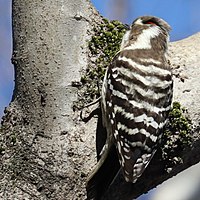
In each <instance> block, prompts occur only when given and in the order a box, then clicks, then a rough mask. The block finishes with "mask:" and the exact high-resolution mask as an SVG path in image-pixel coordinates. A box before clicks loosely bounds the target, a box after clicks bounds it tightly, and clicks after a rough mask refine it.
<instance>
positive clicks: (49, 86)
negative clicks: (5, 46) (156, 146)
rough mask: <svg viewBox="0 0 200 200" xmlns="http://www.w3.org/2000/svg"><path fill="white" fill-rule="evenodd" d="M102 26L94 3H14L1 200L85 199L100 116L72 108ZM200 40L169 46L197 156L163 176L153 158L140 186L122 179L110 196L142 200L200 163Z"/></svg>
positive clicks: (0, 154) (0, 151)
mask: <svg viewBox="0 0 200 200" xmlns="http://www.w3.org/2000/svg"><path fill="white" fill-rule="evenodd" d="M98 21H101V18H100V16H99V14H97V12H96V11H95V9H94V8H93V7H92V6H91V4H90V2H89V1H88V0H81V1H71V0H66V1H59V0H48V1H47V0H46V1H38V0H13V58H12V62H13V64H14V68H15V89H14V95H13V99H12V102H11V103H10V105H9V107H8V108H7V109H6V110H5V116H4V117H3V122H2V126H1V130H0V132H1V135H0V161H1V164H0V198H1V199H3V200H4V199H5V200H9V199H11V200H12V199H31V200H33V199H42V200H43V199H44V200H45V199H48V200H51V199H52V200H56V199H59V200H62V199H63V200H64V199H65V200H66V199H69V200H73V199H80V200H82V199H86V191H85V183H86V178H87V176H88V174H89V172H90V171H91V169H92V168H93V167H94V165H95V164H96V158H95V157H96V154H95V150H94V149H95V131H96V119H94V118H93V119H91V120H90V121H89V122H88V123H87V124H84V123H83V122H82V121H81V120H80V117H79V114H80V113H79V112H76V111H73V109H72V106H73V102H74V101H76V100H77V96H78V94H77V92H78V89H77V88H76V87H73V84H72V82H73V81H75V82H76V81H79V80H80V77H81V72H82V70H84V69H86V67H87V66H88V64H89V63H88V62H89V60H88V50H89V49H88V39H90V37H91V35H92V33H93V30H92V29H93V26H94V25H95V24H97V22H98ZM199 38H200V36H199V35H196V36H194V37H193V38H192V39H188V40H185V41H180V42H177V43H174V44H172V47H171V60H172V66H174V69H175V72H176V73H177V74H176V78H175V95H174V96H175V99H176V100H177V99H178V100H179V101H180V102H181V103H183V105H184V106H186V107H187V108H188V112H189V114H190V116H192V119H193V122H194V124H195V125H196V127H195V128H194V131H195V134H193V136H192V137H193V139H194V142H193V146H192V147H191V148H190V149H189V150H192V151H188V152H185V154H184V156H182V157H183V163H181V164H180V163H179V164H178V165H175V166H174V167H173V168H172V169H171V173H163V169H162V165H160V163H159V159H158V160H156V159H155V161H154V162H152V164H151V165H150V166H149V169H148V170H147V172H146V174H144V178H143V179H141V181H139V182H138V185H135V186H134V187H132V185H130V184H129V185H128V186H127V185H126V184H124V183H123V181H122V184H121V183H120V184H118V185H117V188H116V187H114V188H115V189H114V190H113V189H112V188H110V192H109V194H108V195H107V197H105V199H112V200H114V199H115V200H117V199H123V200H126V199H131V198H132V197H137V196H139V195H141V194H142V193H144V192H147V191H148V190H149V189H150V188H152V187H155V186H156V185H157V184H159V183H161V182H163V181H164V180H166V179H168V178H169V177H171V176H173V175H175V174H177V173H178V172H180V171H181V170H183V169H185V168H187V167H189V166H191V165H192V164H195V163H196V162H198V161H199V160H200V156H199V155H200V154H199V151H200V150H199V148H198V146H199V145H197V144H199V141H200V140H199V119H200V117H199V116H200V110H199V107H198V106H197V105H198V98H199V97H198V95H199V91H200V90H199V84H197V83H199V82H198V81H199V74H200V73H199V67H197V66H199V64H200V63H199V59H198V58H199V56H200V55H199V52H200V50H197V48H199V47H196V48H194V43H195V44H197V43H199V41H198V40H199ZM196 40H197V41H198V42H194V41H196ZM187 49H188V51H187ZM180 52H181V53H180ZM177 66H179V68H177ZM184 71H185V73H187V74H188V76H189V77H188V78H186V76H184ZM194 74H195V75H194ZM180 80H181V81H180ZM183 80H184V82H183ZM190 96H191V97H192V98H187V97H190ZM192 156H193V157H192ZM154 164H156V167H152V168H151V166H153V165H154ZM148 172H149V173H148ZM150 173H152V174H153V175H152V176H153V180H152V178H151V177H152V176H151V175H150ZM146 177H148V178H146ZM141 178H142V177H141ZM145 178H146V179H145ZM141 186H142V187H141Z"/></svg>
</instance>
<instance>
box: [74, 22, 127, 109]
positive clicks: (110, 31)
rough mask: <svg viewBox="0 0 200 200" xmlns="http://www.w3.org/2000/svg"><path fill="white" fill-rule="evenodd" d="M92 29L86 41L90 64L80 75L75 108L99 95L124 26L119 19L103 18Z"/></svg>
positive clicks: (116, 50)
mask: <svg viewBox="0 0 200 200" xmlns="http://www.w3.org/2000/svg"><path fill="white" fill-rule="evenodd" d="M93 31H94V35H93V36H92V38H91V40H90V41H89V42H88V47H89V50H90V52H89V58H90V62H89V63H90V64H89V66H88V67H87V69H86V71H84V72H83V74H82V77H81V84H80V86H79V89H80V90H79V93H78V95H79V98H78V101H77V102H75V103H74V109H75V110H76V109H81V108H82V107H83V106H84V105H85V104H87V103H89V102H92V101H93V100H95V99H97V98H98V97H99V96H100V88H101V86H102V80H103V77H104V74H105V71H106V68H107V66H108V65H109V64H110V62H111V61H112V59H113V57H114V56H115V54H116V53H117V52H118V51H119V48H120V44H121V40H122V37H123V35H124V33H125V31H126V28H125V25H124V24H122V23H121V22H119V21H116V20H115V21H108V20H107V19H105V18H104V19H103V20H102V23H101V24H99V25H98V26H96V27H94V30H93Z"/></svg>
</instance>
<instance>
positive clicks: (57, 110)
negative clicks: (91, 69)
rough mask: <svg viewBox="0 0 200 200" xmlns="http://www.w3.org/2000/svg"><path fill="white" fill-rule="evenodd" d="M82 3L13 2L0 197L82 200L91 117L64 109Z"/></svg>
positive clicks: (76, 71) (81, 33) (85, 14)
mask: <svg viewBox="0 0 200 200" xmlns="http://www.w3.org/2000/svg"><path fill="white" fill-rule="evenodd" d="M95 17H96V18H97V17H98V15H97V14H96V11H95V10H94V9H93V7H92V6H91V5H90V2H89V1H87V0H82V1H70V0H67V1H59V0H48V1H38V0H13V58H12V62H13V63H14V67H15V83H16V85H15V91H14V96H13V99H12V102H11V104H10V106H9V107H8V108H7V109H6V113H5V116H4V120H3V124H2V134H1V136H0V137H1V138H0V144H1V145H0V147H1V157H0V163H1V164H0V199H5V200H9V199H11V200H13V199H31V200H32V199H84V198H85V180H86V176H87V175H88V171H89V167H90V163H92V162H93V161H94V156H93V155H95V154H94V152H93V149H94V147H95V143H93V141H94V136H92V135H93V134H92V133H94V132H95V121H96V120H95V119H93V120H92V121H91V122H90V123H91V124H90V123H89V124H88V125H87V126H85V124H84V123H83V122H81V120H80V119H79V117H78V116H79V113H75V112H73V110H72V105H73V101H75V100H76V99H77V88H75V87H72V84H71V83H72V81H79V80H80V76H81V71H82V70H83V69H85V68H86V66H87V64H88V63H87V59H88V56H87V51H88V49H87V46H88V41H87V40H88V39H89V38H90V34H91V31H92V23H94V22H93V20H95Z"/></svg>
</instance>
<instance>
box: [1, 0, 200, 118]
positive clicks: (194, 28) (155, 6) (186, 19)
mask: <svg viewBox="0 0 200 200" xmlns="http://www.w3.org/2000/svg"><path fill="white" fill-rule="evenodd" d="M116 2H120V0H92V3H93V4H94V5H95V7H96V8H97V10H99V12H100V13H101V14H102V15H103V16H105V17H108V18H109V19H118V20H120V21H122V22H123V23H127V24H130V23H131V22H132V21H133V19H135V18H136V17H138V16H141V15H155V16H159V17H161V18H163V19H165V20H166V21H167V22H168V23H169V24H170V25H171V27H172V31H171V41H175V40H180V39H183V38H185V37H188V36H189V35H192V34H194V33H196V32H198V31H200V23H199V19H200V12H199V8H200V0H175V1H174V0H167V1H160V0H151V1H150V0H122V2H123V4H121V5H120V7H117V6H116V5H117V4H116ZM119 8H120V9H121V8H123V10H124V12H117V11H116V10H119ZM11 43H12V42H11V0H0V117H1V116H2V115H3V110H4V107H5V106H7V105H8V103H9V102H10V100H11V97H12V91H13V87H14V78H13V77H14V75H13V74H14V73H13V71H14V69H13V66H12V65H11V62H10V59H11V51H12V49H11V48H12V47H11Z"/></svg>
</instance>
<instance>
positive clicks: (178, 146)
mask: <svg viewBox="0 0 200 200" xmlns="http://www.w3.org/2000/svg"><path fill="white" fill-rule="evenodd" d="M186 115H187V112H186V109H185V108H182V107H181V104H180V103H179V102H174V103H173V106H172V109H171V110H170V113H169V123H168V124H167V126H166V128H165V131H164V135H163V139H162V148H161V149H162V157H163V159H164V160H166V161H167V163H168V167H169V166H170V165H174V164H176V163H180V162H182V158H181V157H180V156H179V155H180V153H181V152H182V151H183V150H185V149H186V148H187V147H190V146H191V145H192V135H191V134H192V128H191V125H192V124H191V120H190V119H189V118H188V117H187V116H186Z"/></svg>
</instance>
